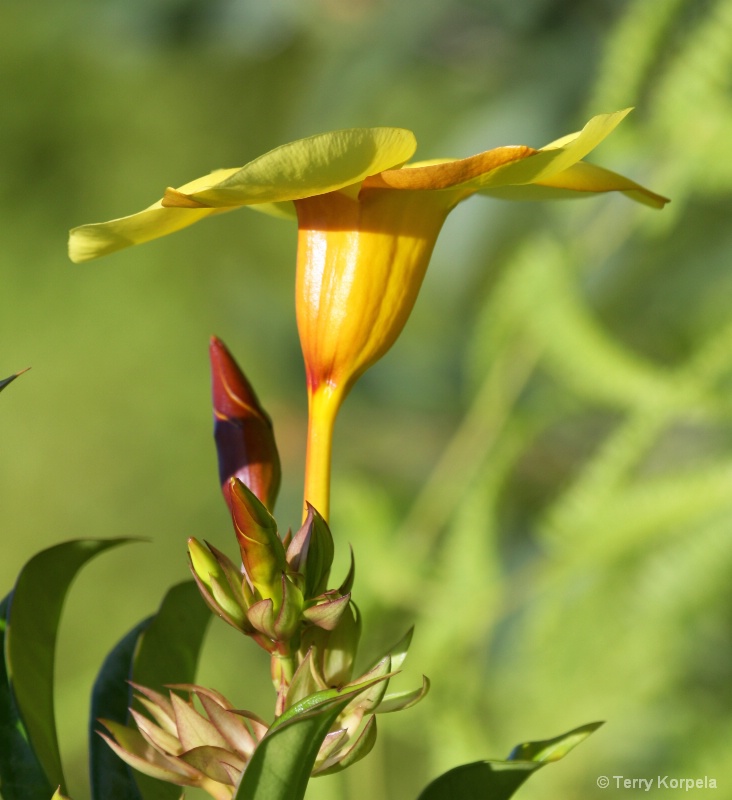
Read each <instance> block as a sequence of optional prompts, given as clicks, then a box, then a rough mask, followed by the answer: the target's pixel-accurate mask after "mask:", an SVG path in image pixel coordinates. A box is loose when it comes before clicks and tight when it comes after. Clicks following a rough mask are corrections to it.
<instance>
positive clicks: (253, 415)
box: [209, 336, 280, 510]
mask: <svg viewBox="0 0 732 800" xmlns="http://www.w3.org/2000/svg"><path fill="white" fill-rule="evenodd" d="M209 356H210V359H211V378H212V390H213V408H214V439H215V440H216V449H217V451H218V459H219V481H220V483H221V490H222V491H223V493H224V497H225V498H226V502H227V504H228V505H229V508H231V499H230V496H229V491H230V490H229V480H230V478H233V477H236V478H238V479H239V480H240V481H241V482H242V483H243V484H245V485H246V486H247V487H248V488H249V489H250V491H251V492H252V493H253V494H254V495H256V497H257V498H258V499H259V500H261V502H262V503H264V505H265V506H267V508H268V509H269V510H272V508H273V507H274V503H275V500H276V498H277V492H278V491H279V488H280V459H279V455H278V454H277V445H276V444H275V438H274V431H273V429H272V421H271V419H270V418H269V416H268V414H267V412H266V411H265V410H264V409H263V408H262V406H261V405H260V403H259V399H258V398H257V395H256V393H255V392H254V389H253V388H252V386H251V384H250V383H249V381H248V380H247V379H246V377H245V376H244V373H243V372H242V371H241V369H240V368H239V365H238V364H237V363H236V361H235V360H234V358H233V356H232V355H231V353H230V352H229V351H228V350H227V348H226V345H225V344H224V343H223V342H222V341H221V340H220V339H217V338H216V337H215V336H212V337H211V344H210V347H209Z"/></svg>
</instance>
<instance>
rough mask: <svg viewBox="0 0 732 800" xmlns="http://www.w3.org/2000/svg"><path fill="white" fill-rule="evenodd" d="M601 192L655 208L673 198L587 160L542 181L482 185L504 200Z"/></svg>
mask: <svg viewBox="0 0 732 800" xmlns="http://www.w3.org/2000/svg"><path fill="white" fill-rule="evenodd" d="M601 192H622V194H624V195H625V196H626V197H629V198H630V199H631V200H635V201H636V202H638V203H643V204H644V205H647V206H651V207H652V208H663V207H664V206H665V205H666V203H668V202H670V201H669V199H668V198H667V197H663V196H662V195H660V194H656V193H655V192H652V191H651V190H650V189H646V188H645V187H643V186H640V185H639V184H637V183H636V182H635V181H632V180H630V178H626V177H625V176H623V175H619V174H618V173H617V172H611V171H610V170H609V169H604V168H603V167H598V166H596V165H595V164H588V163H587V162H586V161H580V162H578V163H577V164H573V165H572V166H571V167H569V168H568V169H565V170H563V171H562V172H560V173H559V174H557V175H552V176H551V177H549V178H547V179H546V180H542V181H541V182H539V183H533V184H526V185H522V186H501V187H496V188H493V189H481V190H480V192H479V193H480V194H485V195H488V196H490V197H498V198H500V199H502V200H562V199H566V198H576V197H583V196H587V195H591V194H597V193H601Z"/></svg>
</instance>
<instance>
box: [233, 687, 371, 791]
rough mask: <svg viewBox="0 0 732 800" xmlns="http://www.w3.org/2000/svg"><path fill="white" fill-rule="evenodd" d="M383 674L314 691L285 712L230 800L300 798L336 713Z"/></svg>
mask: <svg viewBox="0 0 732 800" xmlns="http://www.w3.org/2000/svg"><path fill="white" fill-rule="evenodd" d="M384 677H387V676H384ZM384 677H382V678H379V679H377V680H375V681H368V682H366V683H362V684H359V685H358V686H356V687H352V688H350V689H349V690H348V691H340V692H339V691H338V690H336V689H328V690H326V691H323V692H318V693H317V694H315V695H313V696H312V697H311V698H306V700H303V701H301V702H300V703H296V704H295V705H294V706H293V707H292V708H291V709H289V710H288V711H287V712H285V714H283V715H282V717H280V718H279V719H278V720H277V722H276V723H275V724H274V725H273V726H272V727H271V728H270V730H269V733H268V734H267V735H266V736H265V737H264V739H262V741H261V742H260V743H259V745H258V747H257V749H256V750H255V751H254V755H253V756H252V758H251V761H250V762H249V764H248V766H247V768H246V771H245V772H244V775H243V777H242V780H241V783H240V784H239V787H238V789H237V792H236V794H235V795H234V800H301V799H302V798H303V797H304V795H305V790H306V788H307V784H308V781H309V779H310V772H311V770H312V768H313V764H314V763H315V759H316V757H317V755H318V750H319V749H320V745H321V744H322V742H323V740H324V739H325V736H326V734H327V733H328V731H329V730H330V728H331V726H332V725H333V723H334V722H335V720H336V718H337V717H338V715H339V714H340V713H341V711H342V710H343V709H344V708H345V707H346V706H347V705H348V703H349V702H350V701H351V700H352V699H353V698H354V697H355V696H356V695H357V694H360V693H361V692H363V691H364V690H366V689H368V688H370V687H371V686H372V685H373V684H375V683H378V682H379V681H381V680H383V679H384Z"/></svg>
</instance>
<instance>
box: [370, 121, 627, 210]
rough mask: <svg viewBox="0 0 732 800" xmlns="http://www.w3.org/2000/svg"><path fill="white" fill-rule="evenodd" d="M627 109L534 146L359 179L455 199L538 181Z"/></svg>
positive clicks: (589, 145) (573, 158)
mask: <svg viewBox="0 0 732 800" xmlns="http://www.w3.org/2000/svg"><path fill="white" fill-rule="evenodd" d="M629 112H630V109H625V110H624V111H616V112H615V113H613V114H601V115H600V116H597V117H593V118H592V119H591V120H590V121H589V122H588V123H587V124H586V125H585V127H584V128H583V129H582V130H581V131H579V132H577V133H572V134H569V135H568V136H564V137H562V138H561V139H558V140H557V141H555V142H551V143H550V144H548V145H546V146H545V147H543V148H542V149H541V150H534V149H533V148H531V147H526V146H525V145H520V146H512V147H497V148H495V149H493V150H487V151H486V152H484V153H479V154H478V155H475V156H471V157H470V158H463V159H459V160H455V161H442V160H440V161H436V162H425V163H426V166H425V165H413V166H411V167H408V168H406V169H400V170H388V171H385V172H382V173H381V175H376V176H374V177H371V178H369V179H368V180H366V181H365V182H364V186H365V187H374V188H376V187H383V188H385V187H389V188H392V189H412V190H425V189H433V190H434V189H448V190H450V192H451V193H454V196H455V202H457V200H458V199H462V198H463V197H465V196H466V195H467V194H470V193H472V192H475V191H479V190H481V189H487V188H492V187H497V186H512V185H516V184H529V183H538V182H544V181H546V180H548V179H549V178H551V176H552V175H555V174H557V173H559V172H563V171H565V170H567V169H568V168H569V167H571V166H572V165H573V164H576V163H577V162H578V161H580V160H581V159H582V158H584V157H585V156H586V155H587V154H588V153H589V152H590V151H591V150H593V149H594V148H595V147H597V145H598V144H600V142H601V141H602V140H603V139H604V138H605V137H607V136H608V135H609V134H610V133H612V131H613V130H614V129H615V128H616V127H617V125H618V124H619V123H620V122H621V121H622V120H623V118H624V117H625V116H626V115H627V114H628V113H629Z"/></svg>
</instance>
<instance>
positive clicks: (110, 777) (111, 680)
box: [89, 617, 153, 800]
mask: <svg viewBox="0 0 732 800" xmlns="http://www.w3.org/2000/svg"><path fill="white" fill-rule="evenodd" d="M152 619H153V617H148V618H147V619H144V620H143V621H142V622H140V623H138V624H137V625H136V626H135V627H134V628H133V629H132V630H131V631H130V632H129V633H128V634H127V635H126V636H125V637H124V638H122V639H121V640H120V641H119V642H118V644H117V645H116V646H115V648H114V649H113V650H112V651H111V652H110V653H109V655H108V656H107V657H106V659H105V660H104V663H103V664H102V668H101V669H100V671H99V674H98V675H97V679H96V681H95V682H94V689H93V690H92V702H91V719H90V721H89V774H90V779H91V793H92V798H93V800H141V798H142V795H141V794H140V791H139V789H138V788H137V784H136V783H135V779H134V778H133V777H132V773H131V772H130V769H129V767H128V766H127V764H125V762H124V761H122V759H121V758H118V757H117V755H116V754H115V753H114V752H113V751H112V750H111V749H110V748H109V747H108V746H107V743H106V742H105V741H104V739H102V737H101V736H99V733H98V731H100V730H103V728H102V727H101V725H100V724H99V722H98V720H99V719H108V720H112V721H113V722H119V723H121V724H124V723H126V722H127V719H128V716H129V712H128V708H129V706H130V704H131V702H132V690H131V687H130V685H129V683H128V681H129V680H130V678H131V677H132V662H133V659H134V656H135V651H136V650H137V645H138V642H139V639H140V636H141V635H142V633H143V631H145V630H146V629H147V627H148V626H149V625H150V622H151V621H152Z"/></svg>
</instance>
